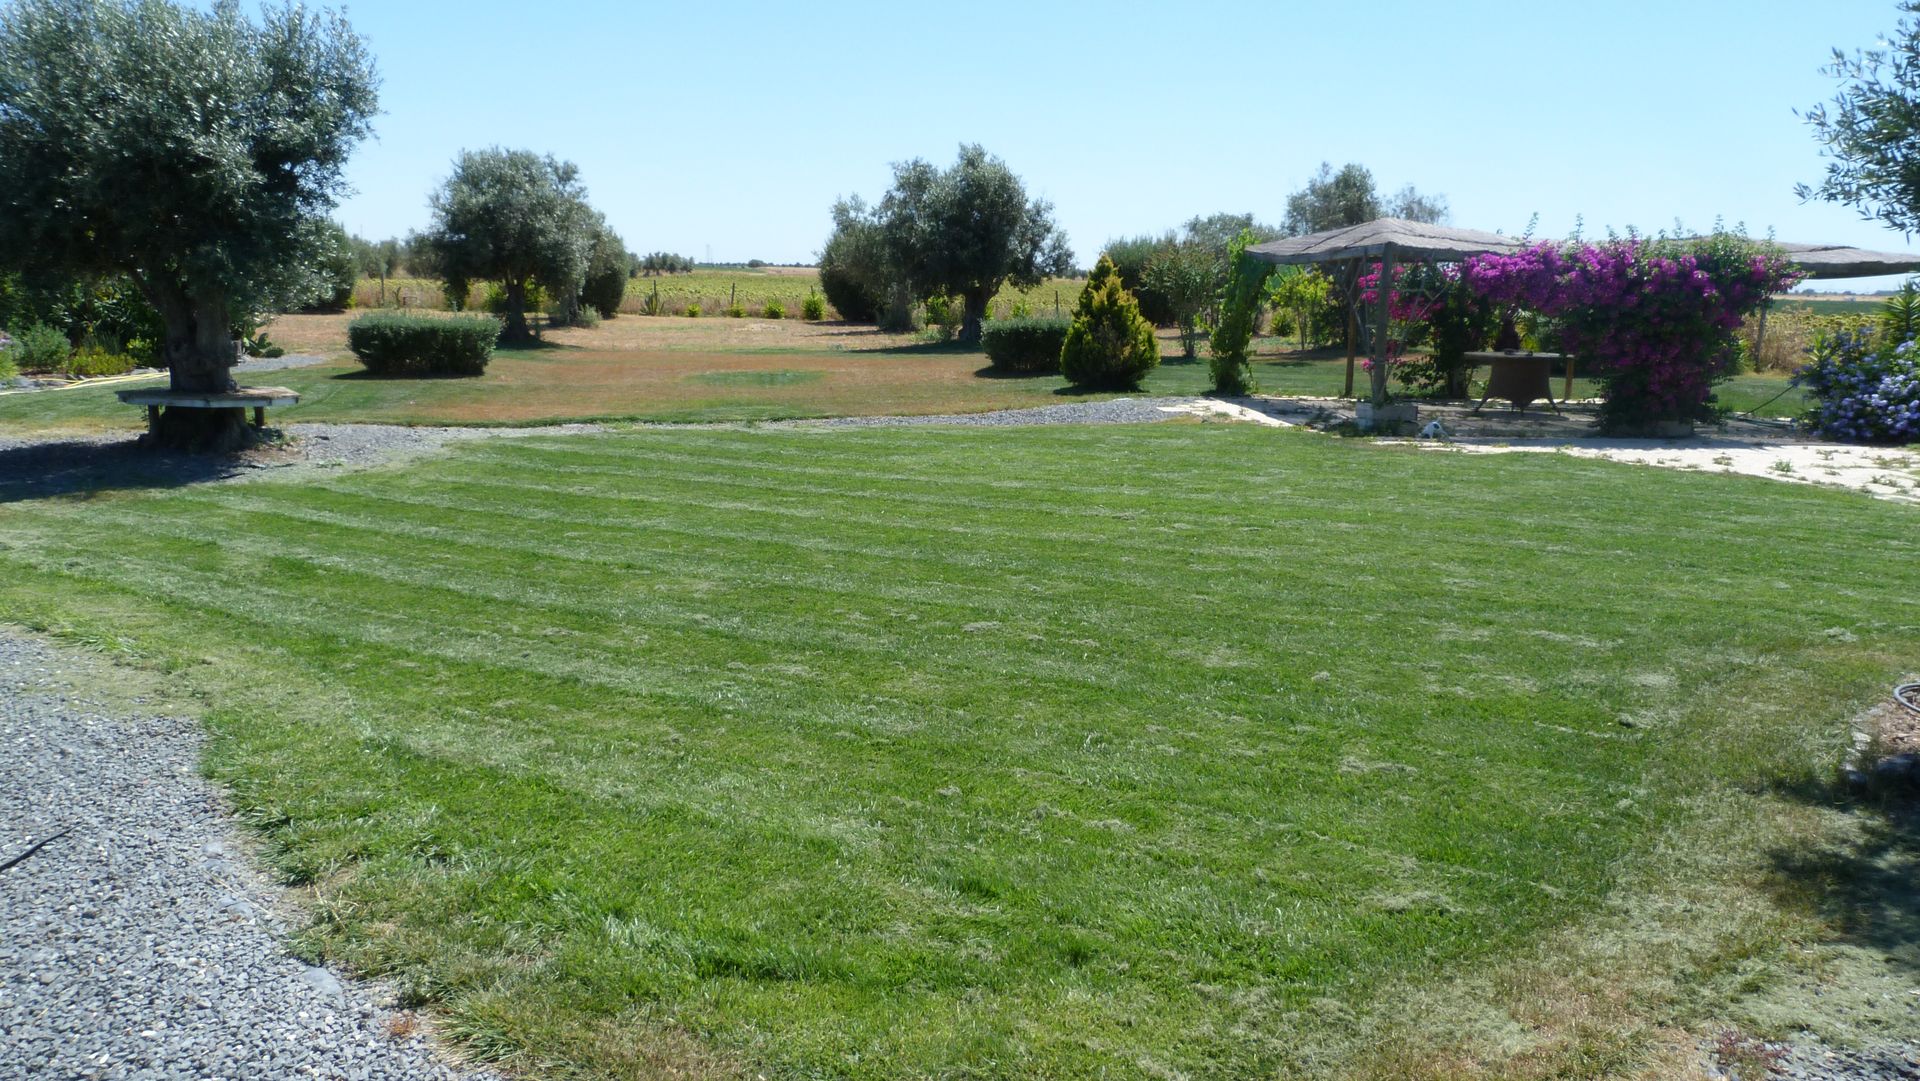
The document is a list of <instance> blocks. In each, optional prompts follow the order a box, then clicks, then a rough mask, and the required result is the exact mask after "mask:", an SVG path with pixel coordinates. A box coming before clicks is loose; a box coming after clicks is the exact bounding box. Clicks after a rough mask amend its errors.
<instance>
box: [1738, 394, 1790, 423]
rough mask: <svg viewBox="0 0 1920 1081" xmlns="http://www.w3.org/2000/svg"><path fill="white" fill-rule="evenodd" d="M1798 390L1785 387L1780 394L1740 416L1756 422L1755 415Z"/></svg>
mask: <svg viewBox="0 0 1920 1081" xmlns="http://www.w3.org/2000/svg"><path fill="white" fill-rule="evenodd" d="M1798 389H1800V388H1799V387H1796V386H1789V387H1787V389H1786V390H1783V391H1781V392H1780V393H1778V394H1776V395H1774V396H1773V397H1771V398H1768V399H1767V400H1766V401H1764V402H1761V403H1760V404H1759V405H1756V406H1754V407H1753V408H1752V409H1749V410H1747V411H1746V412H1744V413H1742V414H1740V415H1741V416H1743V417H1746V418H1747V419H1749V420H1756V419H1758V418H1756V417H1755V416H1754V414H1755V413H1758V412H1759V411H1760V410H1762V409H1765V408H1766V407H1768V406H1770V405H1772V404H1773V403H1775V402H1777V401H1779V400H1780V399H1782V398H1784V397H1786V396H1787V395H1789V394H1791V393H1793V392H1794V391H1796V390H1798Z"/></svg>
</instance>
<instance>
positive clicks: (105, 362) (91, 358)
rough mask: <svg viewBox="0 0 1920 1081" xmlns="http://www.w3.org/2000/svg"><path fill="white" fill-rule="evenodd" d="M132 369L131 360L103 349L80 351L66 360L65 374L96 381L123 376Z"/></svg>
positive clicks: (121, 354)
mask: <svg viewBox="0 0 1920 1081" xmlns="http://www.w3.org/2000/svg"><path fill="white" fill-rule="evenodd" d="M133 368H134V364H133V358H132V357H130V356H127V355H126V354H125V353H109V352H107V351H106V350H105V349H100V348H97V347H96V348H92V349H82V350H80V351H78V352H76V353H74V354H73V356H71V357H69V358H67V364H66V370H67V374H68V375H71V376H73V377H74V378H75V379H97V378H99V377H101V376H107V375H125V374H127V373H128V372H130V371H132V370H133Z"/></svg>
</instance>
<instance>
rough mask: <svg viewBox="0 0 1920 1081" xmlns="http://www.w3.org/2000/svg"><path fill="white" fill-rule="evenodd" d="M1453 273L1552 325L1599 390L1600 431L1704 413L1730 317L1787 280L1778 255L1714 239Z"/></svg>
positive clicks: (1482, 263) (1731, 348)
mask: <svg viewBox="0 0 1920 1081" xmlns="http://www.w3.org/2000/svg"><path fill="white" fill-rule="evenodd" d="M1462 273H1463V275H1464V277H1465V280H1466V282H1467V283H1468V286H1469V287H1470V288H1472V289H1473V290H1475V291H1476V292H1478V293H1479V294H1480V295H1481V296H1483V297H1486V298H1487V299H1488V300H1490V301H1492V302H1493V303H1495V304H1498V305H1502V306H1505V307H1510V308H1526V309H1529V310H1531V311H1535V312H1538V313H1540V314H1541V315H1544V316H1546V317H1548V318H1550V319H1553V320H1555V321H1556V322H1557V323H1558V325H1559V334H1560V341H1561V346H1562V348H1563V349H1564V350H1566V351H1568V352H1571V353H1574V354H1575V355H1577V356H1579V357H1580V358H1581V360H1582V362H1583V365H1584V367H1585V368H1586V370H1587V371H1589V372H1592V373H1593V374H1594V375H1596V376H1597V377H1599V378H1600V379H1601V381H1602V382H1603V383H1604V385H1605V390H1606V405H1605V406H1604V408H1603V412H1602V419H1603V420H1604V421H1606V422H1608V423H1637V422H1643V421H1655V420H1697V419H1704V418H1706V417H1708V416H1710V415H1711V412H1712V411H1711V406H1710V403H1711V402H1712V398H1713V393H1712V387H1713V382H1714V380H1715V379H1717V378H1720V377H1721V376H1724V375H1726V374H1728V373H1729V371H1730V369H1731V366H1732V360H1733V358H1734V356H1735V351H1736V346H1735V342H1736V338H1735V332H1736V331H1737V330H1738V329H1739V327H1740V321H1741V320H1742V319H1743V318H1744V317H1745V316H1746V315H1747V314H1748V313H1749V312H1752V311H1754V310H1755V309H1756V308H1758V307H1759V306H1760V304H1761V302H1762V301H1764V300H1765V299H1766V298H1767V297H1768V296H1770V295H1772V294H1773V293H1775V292H1777V291H1779V290H1781V289H1783V288H1786V287H1787V286H1788V285H1791V284H1792V283H1793V282H1794V281H1796V280H1798V278H1797V275H1796V274H1795V272H1794V271H1793V270H1792V269H1791V268H1790V266H1789V265H1788V264H1787V262H1786V260H1785V258H1784V257H1782V256H1780V255H1779V254H1777V253H1772V252H1767V251H1764V250H1762V249H1759V248H1757V247H1756V246H1754V245H1752V244H1750V243H1748V242H1746V241H1744V240H1741V239H1740V238H1737V237H1731V236H1727V235H1724V234H1721V235H1716V236H1713V237H1708V238H1704V239H1701V240H1695V241H1669V240H1662V241H1649V240H1643V239H1640V238H1628V239H1625V240H1612V241H1608V242H1607V243H1604V244H1568V245H1555V244H1538V245H1535V246H1534V247H1531V248H1528V249H1526V250H1525V251H1521V252H1518V253H1515V254H1513V255H1482V256H1476V257H1474V258H1472V259H1469V260H1468V261H1467V262H1466V264H1465V266H1464V267H1463V268H1462Z"/></svg>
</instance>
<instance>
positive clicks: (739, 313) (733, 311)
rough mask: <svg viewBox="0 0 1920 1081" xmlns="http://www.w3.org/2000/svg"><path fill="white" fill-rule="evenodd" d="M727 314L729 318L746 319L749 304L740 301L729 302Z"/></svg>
mask: <svg viewBox="0 0 1920 1081" xmlns="http://www.w3.org/2000/svg"><path fill="white" fill-rule="evenodd" d="M725 315H726V317H727V318H728V319H745V318H746V317H747V306H746V305H744V304H740V303H734V304H729V305H727V309H726V312H725Z"/></svg>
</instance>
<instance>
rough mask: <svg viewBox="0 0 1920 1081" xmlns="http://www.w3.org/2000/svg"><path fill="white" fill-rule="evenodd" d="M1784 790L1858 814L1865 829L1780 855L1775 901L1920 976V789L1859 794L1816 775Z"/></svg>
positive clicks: (1772, 887) (1773, 879)
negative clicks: (1842, 840)
mask: <svg viewBox="0 0 1920 1081" xmlns="http://www.w3.org/2000/svg"><path fill="white" fill-rule="evenodd" d="M1778 791H1780V792H1781V793H1782V794H1783V795H1785V796H1787V797H1788V798H1791V799H1796V800H1800V801H1803V802H1806V803H1809V804H1812V805H1815V806H1819V807H1824V808H1827V809H1829V810H1832V811H1836V812H1839V813H1842V814H1846V815H1849V816H1854V817H1855V820H1856V822H1857V824H1858V826H1859V828H1858V829H1857V830H1856V831H1854V840H1853V841H1852V842H1851V843H1848V844H1845V845H1840V846H1834V845H1828V846H1822V847H1814V848H1781V849H1776V850H1775V851H1774V852H1772V853H1771V854H1770V856H1771V862H1772V866H1771V868H1770V869H1769V873H1768V876H1767V880H1766V887H1767V889H1768V891H1769V892H1770V893H1772V895H1773V896H1774V899H1775V900H1776V901H1777V902H1779V903H1781V904H1783V905H1786V906H1791V907H1794V908H1797V909H1800V910H1802V911H1808V912H1812V913H1814V914H1816V915H1818V916H1819V917H1820V919H1821V920H1822V922H1824V923H1825V924H1826V925H1827V927H1829V928H1831V933H1832V935H1833V937H1834V938H1835V939H1837V940H1838V941H1841V942H1844V943H1846V944H1849V945H1853V946H1857V947H1860V948H1863V949H1867V950H1871V951H1874V952H1875V953H1877V954H1879V955H1881V956H1882V957H1883V958H1884V959H1885V961H1886V963H1887V964H1888V965H1889V966H1898V967H1899V968H1900V970H1901V971H1902V972H1903V973H1904V974H1905V975H1906V976H1907V977H1909V978H1915V977H1920V791H1916V790H1915V789H1914V788H1913V787H1911V785H1909V787H1907V788H1906V789H1905V791H1898V790H1892V789H1889V788H1886V787H1882V788H1877V789H1870V790H1869V791H1867V792H1865V793H1859V792H1855V791H1852V790H1849V789H1848V788H1846V787H1844V786H1843V785H1840V784H1838V783H1825V782H1820V781H1817V780H1813V779H1807V780H1803V781H1800V782H1797V783H1793V784H1784V785H1781V786H1779V787H1778Z"/></svg>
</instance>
